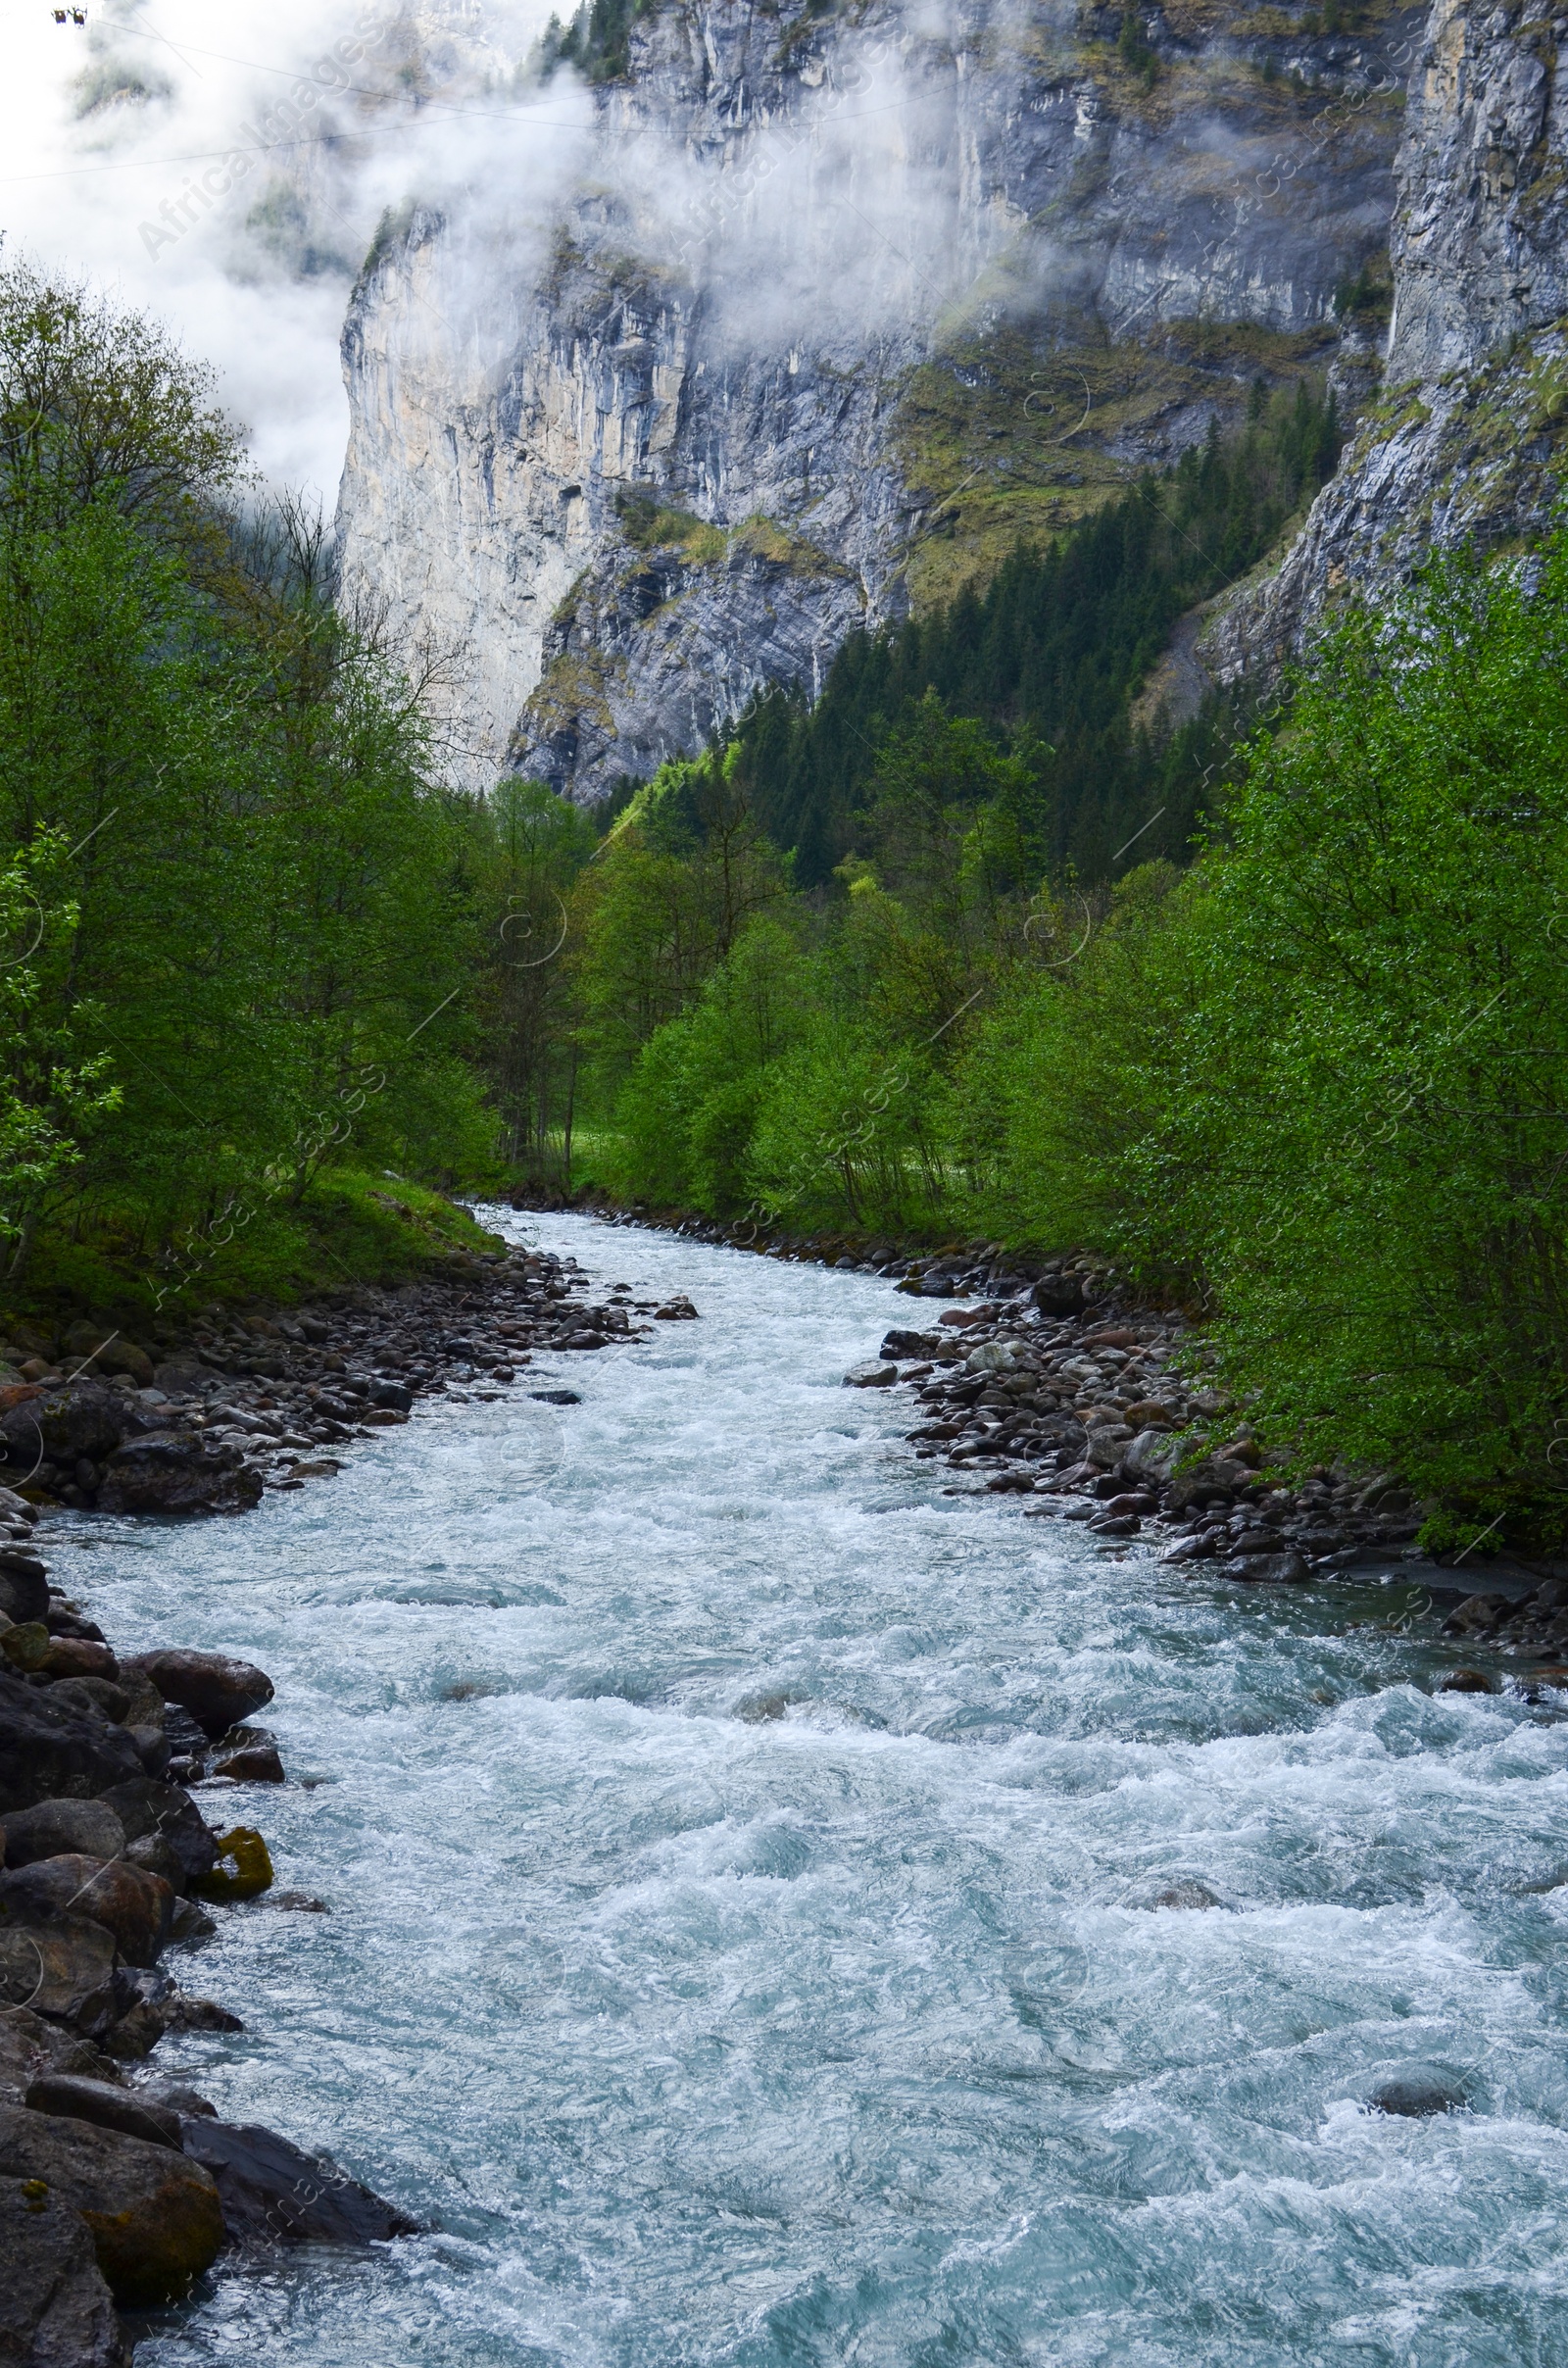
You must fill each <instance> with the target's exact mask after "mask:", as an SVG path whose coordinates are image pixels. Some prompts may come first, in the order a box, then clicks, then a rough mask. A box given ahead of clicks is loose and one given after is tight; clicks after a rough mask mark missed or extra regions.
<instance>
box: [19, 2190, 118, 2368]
mask: <svg viewBox="0 0 1568 2368" xmlns="http://www.w3.org/2000/svg"><path fill="white" fill-rule="evenodd" d="M0 2260H3V2261H4V2262H5V2275H4V2276H3V2277H0V2360H3V2361H6V2362H7V2363H14V2364H15V2368H126V2363H127V2362H128V2361H129V2358H130V2347H129V2345H128V2344H127V2343H126V2342H125V2338H124V2335H123V2331H122V2329H121V2325H120V2321H119V2319H118V2318H117V2317H116V2315H115V2305H114V2298H113V2296H112V2295H111V2294H110V2292H109V2288H108V2287H107V2285H106V2284H105V2283H104V2274H103V2271H102V2270H101V2269H100V2268H99V2266H98V2260H97V2255H96V2253H95V2251H94V2249H93V2241H92V2234H91V2231H90V2230H89V2229H88V2226H87V2223H86V2222H85V2220H83V2218H82V2216H81V2214H80V2212H78V2211H77V2210H76V2209H75V2208H74V2206H73V2205H72V2204H71V2203H68V2202H67V2201H66V2200H65V2199H64V2197H62V2196H60V2195H56V2194H55V2193H54V2192H53V2190H52V2189H50V2188H48V2187H47V2186H46V2187H43V2188H40V2187H39V2184H38V2182H37V2181H36V2180H32V2179H0Z"/></svg>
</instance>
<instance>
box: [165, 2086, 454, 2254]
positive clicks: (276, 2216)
mask: <svg viewBox="0 0 1568 2368" xmlns="http://www.w3.org/2000/svg"><path fill="white" fill-rule="evenodd" d="M183 2137H184V2143H185V2153H186V2156H187V2158H188V2159H189V2160H191V2161H193V2162H197V2163H200V2164H201V2165H202V2167H203V2168H204V2169H205V2170H207V2171H209V2172H210V2173H211V2174H212V2177H213V2178H214V2180H215V2181H216V2182H217V2185H218V2192H219V2195H221V2199H222V2206H223V2220H224V2224H225V2226H226V2228H227V2231H228V2238H229V2242H230V2244H232V2245H266V2246H268V2247H271V2246H273V2245H382V2244H386V2243H387V2242H389V2241H390V2240H391V2239H392V2238H394V2237H413V2236H417V2234H418V2231H419V2224H418V2222H417V2220H411V2219H410V2218H409V2217H408V2215H407V2214H406V2213H404V2212H400V2211H399V2210H398V2209H397V2207H396V2206H395V2205H394V2204H390V2203H387V2202H384V2201H383V2200H382V2198H381V2197H380V2196H379V2195H372V2194H371V2192H370V2190H369V2189H368V2188H367V2187H361V2186H360V2184H359V2182H358V2180H355V2179H350V2178H349V2177H347V2175H346V2174H345V2173H344V2172H342V2171H340V2170H338V2169H337V2168H336V2167H335V2166H334V2165H332V2164H330V2163H323V2162H319V2161H318V2160H317V2159H316V2158H315V2157H314V2156H313V2155H310V2154H307V2153H304V2152H302V2150H301V2149H300V2147H298V2146H291V2145H290V2144H289V2141H288V2140H287V2139H286V2138H279V2137H278V2136H277V2134H276V2132H275V2131H272V2130H265V2129H261V2128H258V2127H257V2126H256V2125H255V2124H253V2123H230V2122H224V2121H208V2120H206V2119H204V2118H203V2119H195V2118H193V2119H191V2120H189V2121H187V2122H186V2123H185V2124H184V2125H183Z"/></svg>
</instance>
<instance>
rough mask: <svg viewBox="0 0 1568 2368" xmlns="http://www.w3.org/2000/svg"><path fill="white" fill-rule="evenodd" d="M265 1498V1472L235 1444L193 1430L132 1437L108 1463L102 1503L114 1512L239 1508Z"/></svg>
mask: <svg viewBox="0 0 1568 2368" xmlns="http://www.w3.org/2000/svg"><path fill="white" fill-rule="evenodd" d="M261 1500H262V1477H261V1474H260V1473H259V1472H257V1471H254V1470H252V1468H251V1467H250V1465H249V1464H247V1463H246V1461H245V1459H244V1456H243V1455H241V1454H240V1451H239V1450H238V1449H237V1448H235V1447H231V1446H217V1447H209V1446H208V1445H206V1444H205V1443H204V1442H203V1441H202V1440H201V1439H200V1438H199V1437H198V1436H197V1434H196V1433H195V1432H194V1431H153V1432H149V1433H148V1434H147V1435H146V1436H145V1437H143V1438H140V1439H130V1440H127V1441H126V1442H125V1445H124V1446H123V1447H122V1448H120V1449H118V1450H117V1451H116V1453H115V1454H114V1455H112V1456H111V1457H110V1458H109V1461H108V1463H107V1464H106V1465H105V1467H104V1475H103V1481H102V1484H101V1486H100V1488H99V1491H98V1508H99V1510H100V1511H101V1512H113V1513H239V1512H249V1511H250V1510H251V1508H252V1507H253V1506H254V1505H259V1504H260V1503H261Z"/></svg>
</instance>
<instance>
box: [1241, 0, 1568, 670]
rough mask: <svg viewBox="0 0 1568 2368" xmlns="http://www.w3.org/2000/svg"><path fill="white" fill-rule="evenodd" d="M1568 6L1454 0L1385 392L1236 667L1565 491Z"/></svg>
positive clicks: (1511, 533)
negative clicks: (1563, 13)
mask: <svg viewBox="0 0 1568 2368" xmlns="http://www.w3.org/2000/svg"><path fill="white" fill-rule="evenodd" d="M1565 35H1568V18H1563V17H1558V18H1556V19H1555V20H1554V21H1551V22H1548V21H1546V20H1545V19H1544V18H1541V17H1538V16H1535V15H1534V14H1533V13H1532V12H1531V11H1530V10H1529V9H1528V8H1526V7H1521V6H1517V5H1515V6H1513V7H1506V6H1505V7H1496V6H1475V5H1472V0H1436V5H1435V6H1434V7H1433V9H1432V12H1431V17H1430V20H1429V23H1428V25H1427V28H1426V35H1425V38H1424V40H1423V42H1422V44H1421V48H1420V53H1419V58H1418V62H1417V68H1416V73H1415V75H1414V77H1413V80H1412V83H1411V89H1410V104H1409V112H1408V117H1407V123H1406V131H1405V137H1404V140H1403V142H1402V144H1401V146H1400V149H1399V154H1398V159H1397V167H1396V177H1397V184H1398V192H1399V196H1398V208H1397V218H1396V221H1395V224H1394V231H1393V239H1392V250H1391V251H1392V260H1393V271H1394V289H1395V313H1394V321H1393V327H1392V334H1391V337H1390V344H1389V354H1388V362H1387V366H1386V370H1385V376H1384V385H1385V393H1384V396H1383V399H1382V401H1381V402H1380V403H1379V404H1378V405H1377V406H1376V408H1375V409H1374V410H1373V411H1372V412H1371V413H1370V414H1369V416H1368V417H1367V419H1366V420H1365V422H1364V424H1363V427H1362V430H1361V433H1360V436H1359V437H1358V439H1357V441H1356V443H1355V445H1354V446H1353V448H1352V449H1351V450H1350V452H1348V454H1347V456H1346V459H1345V462H1344V464H1343V466H1342V468H1341V470H1340V473H1339V475H1338V476H1337V477H1336V479H1335V480H1334V482H1333V483H1332V484H1331V485H1330V486H1328V487H1327V488H1326V489H1325V491H1324V492H1323V493H1322V494H1321V495H1320V497H1319V499H1318V501H1317V502H1316V504H1315V505H1314V507H1313V510H1312V513H1311V516H1310V518H1309V519H1308V521H1307V526H1306V530H1305V532H1304V533H1303V534H1302V535H1301V536H1300V538H1299V541H1298V542H1297V543H1296V544H1295V545H1294V546H1293V547H1292V549H1291V550H1290V552H1289V553H1288V554H1287V556H1286V559H1285V562H1284V565H1283V566H1282V567H1280V569H1279V571H1278V572H1277V573H1276V574H1275V575H1273V576H1272V577H1271V578H1270V579H1269V580H1267V581H1265V582H1264V583H1262V584H1261V585H1259V586H1256V587H1250V588H1249V589H1248V590H1247V592H1246V593H1245V594H1244V595H1243V596H1242V597H1241V598H1239V599H1238V600H1237V601H1236V602H1235V603H1233V604H1232V605H1231V607H1230V609H1229V612H1228V613H1227V614H1226V615H1224V616H1223V617H1221V618H1220V619H1219V620H1218V621H1217V622H1216V624H1215V626H1214V627H1213V628H1212V629H1211V631H1210V633H1209V634H1208V636H1207V639H1206V645H1205V647H1206V654H1207V656H1208V659H1209V663H1210V666H1211V668H1212V670H1213V671H1214V673H1216V674H1217V675H1219V676H1220V677H1222V678H1224V679H1227V680H1230V679H1235V678H1236V677H1237V676H1238V675H1240V674H1241V673H1243V672H1245V671H1248V670H1252V671H1254V672H1255V671H1258V670H1267V669H1269V668H1271V667H1273V666H1277V665H1278V663H1279V662H1280V661H1281V660H1283V659H1286V658H1289V657H1290V656H1292V655H1294V654H1296V653H1297V652H1299V650H1300V648H1301V647H1302V645H1303V642H1304V640H1305V638H1306V636H1307V634H1308V633H1309V632H1310V630H1311V627H1312V626H1313V624H1314V623H1315V622H1317V620H1318V619H1319V618H1320V617H1322V616H1323V615H1324V613H1325V611H1327V610H1329V609H1331V608H1332V606H1333V605H1334V603H1335V601H1336V599H1338V598H1343V597H1344V596H1345V595H1346V594H1347V593H1348V592H1349V591H1351V590H1356V589H1358V590H1361V591H1366V590H1369V589H1372V588H1375V587H1376V586H1378V585H1380V584H1386V583H1390V582H1397V581H1398V580H1399V579H1400V578H1401V577H1402V576H1404V575H1405V574H1406V573H1407V572H1408V569H1409V567H1410V566H1411V564H1412V563H1413V562H1414V561H1416V560H1417V559H1418V558H1419V557H1420V556H1421V554H1422V553H1423V552H1424V551H1425V550H1427V549H1429V548H1430V547H1431V546H1432V545H1433V544H1445V543H1447V544H1452V543H1456V542H1459V541H1462V540H1465V539H1469V538H1474V539H1475V540H1476V541H1477V542H1478V543H1480V544H1481V545H1482V546H1483V547H1494V548H1497V547H1500V548H1506V547H1507V546H1508V545H1509V544H1510V543H1511V542H1514V541H1516V540H1519V539H1521V538H1524V537H1527V536H1529V535H1531V534H1533V533H1537V532H1539V531H1540V530H1541V528H1542V527H1543V526H1544V525H1545V523H1546V522H1547V520H1548V518H1550V517H1551V515H1552V513H1553V510H1554V506H1555V504H1556V502H1557V500H1558V498H1559V486H1560V483H1561V469H1562V463H1563V459H1564V438H1565V435H1568V72H1565V71H1564V70H1563V66H1562V64H1560V62H1559V52H1560V49H1561V46H1562V42H1563V38H1564V36H1565Z"/></svg>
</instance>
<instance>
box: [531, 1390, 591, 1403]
mask: <svg viewBox="0 0 1568 2368" xmlns="http://www.w3.org/2000/svg"><path fill="white" fill-rule="evenodd" d="M528 1395H529V1397H530V1398H537V1399H539V1400H541V1401H542V1403H543V1404H544V1405H545V1406H581V1404H582V1400H581V1399H580V1398H579V1397H578V1395H577V1393H576V1391H575V1390H530V1391H529V1392H528Z"/></svg>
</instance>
